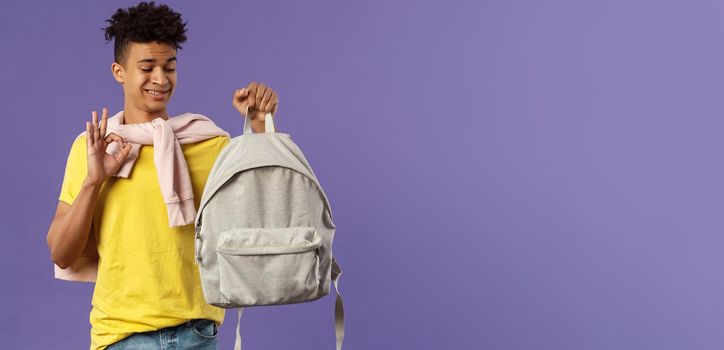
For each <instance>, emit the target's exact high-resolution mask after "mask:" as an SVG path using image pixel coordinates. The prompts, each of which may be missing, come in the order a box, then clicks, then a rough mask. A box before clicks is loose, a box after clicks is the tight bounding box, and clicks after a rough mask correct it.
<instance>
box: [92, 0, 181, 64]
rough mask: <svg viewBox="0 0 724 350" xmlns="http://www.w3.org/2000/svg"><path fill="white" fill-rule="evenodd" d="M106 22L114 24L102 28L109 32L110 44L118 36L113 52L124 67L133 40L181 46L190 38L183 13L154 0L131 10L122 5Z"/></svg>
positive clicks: (142, 3) (107, 38)
mask: <svg viewBox="0 0 724 350" xmlns="http://www.w3.org/2000/svg"><path fill="white" fill-rule="evenodd" d="M106 22H109V23H110V25H109V26H108V27H106V28H101V29H103V30H104V31H105V33H106V34H105V36H106V43H108V42H109V41H111V39H115V40H114V47H113V55H114V58H115V60H116V62H117V63H119V64H121V65H123V66H124V67H125V66H126V57H127V55H128V49H129V48H130V47H131V43H133V42H137V43H149V42H153V41H157V42H161V43H164V44H168V45H170V46H172V47H173V48H175V49H180V48H181V45H180V44H181V43H183V42H185V41H186V35H185V33H186V22H182V21H181V14H179V13H177V12H175V11H173V10H172V9H171V8H169V7H168V6H167V5H164V4H161V5H159V6H156V5H155V4H154V2H153V1H151V2H145V1H142V2H140V3H138V4H137V5H136V6H135V7H129V8H127V9H121V8H119V9H118V10H116V13H115V14H113V16H112V17H111V19H107V20H106Z"/></svg>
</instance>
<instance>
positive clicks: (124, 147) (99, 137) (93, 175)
mask: <svg viewBox="0 0 724 350" xmlns="http://www.w3.org/2000/svg"><path fill="white" fill-rule="evenodd" d="M107 123H108V108H105V107H104V108H103V117H102V119H101V125H100V129H99V128H98V113H97V112H96V111H95V110H94V111H93V120H92V122H85V132H86V146H87V150H88V175H87V176H86V179H87V181H89V182H91V183H97V184H101V183H103V182H104V181H105V180H106V179H108V178H109V177H111V176H112V175H113V174H115V173H116V172H117V171H118V169H119V168H120V167H121V164H123V161H124V160H126V158H127V157H128V153H129V152H130V151H131V144H130V143H126V142H125V141H123V138H122V137H120V136H118V135H117V134H114V133H109V134H108V135H106V125H107ZM104 135H105V136H104ZM112 142H118V143H120V144H121V152H119V153H118V154H116V155H111V154H108V153H106V148H108V145H110V144H111V143H112Z"/></svg>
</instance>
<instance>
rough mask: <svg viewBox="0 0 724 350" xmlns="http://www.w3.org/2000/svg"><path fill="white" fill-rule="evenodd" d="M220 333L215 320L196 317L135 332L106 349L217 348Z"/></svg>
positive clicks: (208, 349) (195, 349) (205, 349)
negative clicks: (173, 324)
mask: <svg viewBox="0 0 724 350" xmlns="http://www.w3.org/2000/svg"><path fill="white" fill-rule="evenodd" d="M218 335H219V330H218V329H217V327H216V323H214V321H211V320H205V319H195V320H191V321H187V322H186V323H182V324H180V325H178V326H173V327H168V328H162V329H159V330H156V331H150V332H143V333H133V334H132V335H131V336H130V337H128V338H125V339H122V340H121V341H119V342H116V343H113V344H111V345H109V346H108V347H107V348H106V350H130V349H133V350H186V349H189V350H191V349H193V350H217V346H218V339H217V337H218Z"/></svg>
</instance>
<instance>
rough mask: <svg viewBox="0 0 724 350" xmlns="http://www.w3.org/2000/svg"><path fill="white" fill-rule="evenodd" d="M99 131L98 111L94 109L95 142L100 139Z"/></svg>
mask: <svg viewBox="0 0 724 350" xmlns="http://www.w3.org/2000/svg"><path fill="white" fill-rule="evenodd" d="M99 134H100V133H99V132H98V112H96V111H93V144H95V143H96V142H98V141H100V139H99Z"/></svg>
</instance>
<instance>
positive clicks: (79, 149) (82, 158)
mask: <svg viewBox="0 0 724 350" xmlns="http://www.w3.org/2000/svg"><path fill="white" fill-rule="evenodd" d="M86 147H87V146H86V138H85V134H84V135H81V136H80V137H78V138H76V139H75V141H73V144H72V145H71V147H70V152H69V153H68V160H67V161H66V163H65V175H64V176H63V184H62V186H61V188H60V196H59V197H58V199H60V200H61V201H63V202H66V203H68V204H71V205H72V204H73V202H74V201H75V198H76V197H78V193H79V192H80V189H81V186H82V185H83V180H85V177H86V175H87V174H88V158H87V157H86Z"/></svg>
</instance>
